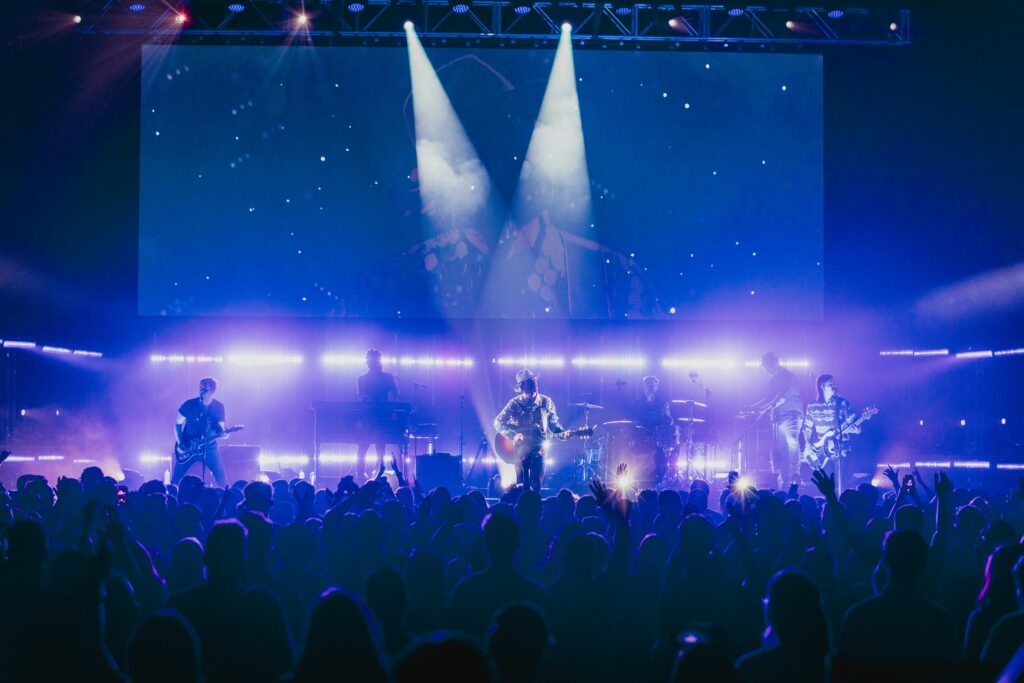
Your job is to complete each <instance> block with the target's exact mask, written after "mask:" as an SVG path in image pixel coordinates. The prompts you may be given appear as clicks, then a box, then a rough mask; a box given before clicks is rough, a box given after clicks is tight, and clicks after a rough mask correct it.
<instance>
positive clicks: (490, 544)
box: [482, 513, 519, 566]
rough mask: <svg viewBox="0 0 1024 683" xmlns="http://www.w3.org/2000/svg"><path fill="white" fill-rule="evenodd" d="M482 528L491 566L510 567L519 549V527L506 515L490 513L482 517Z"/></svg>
mask: <svg viewBox="0 0 1024 683" xmlns="http://www.w3.org/2000/svg"><path fill="white" fill-rule="evenodd" d="M482 526H483V532H484V547H486V548H487V552H488V554H489V555H490V556H491V565H492V566H498V565H503V566H504V565H511V564H512V559H513V558H514V557H515V554H516V550H517V549H518V548H519V525H517V524H516V523H515V520H513V519H512V518H510V517H508V516H507V515H498V514H494V513H491V514H489V515H487V516H486V517H484V521H483V524H482Z"/></svg>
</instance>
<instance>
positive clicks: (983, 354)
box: [956, 351, 992, 359]
mask: <svg viewBox="0 0 1024 683" xmlns="http://www.w3.org/2000/svg"><path fill="white" fill-rule="evenodd" d="M956 357H957V358H968V359H970V358H991V357H992V352H991V351H961V352H960V353H958V354H956Z"/></svg>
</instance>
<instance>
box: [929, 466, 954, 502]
mask: <svg viewBox="0 0 1024 683" xmlns="http://www.w3.org/2000/svg"><path fill="white" fill-rule="evenodd" d="M934 484H935V485H934V486H933V488H934V489H935V495H936V496H938V497H939V498H949V496H951V495H953V481H952V480H951V479H950V478H949V477H947V476H946V473H945V472H936V473H935V479H934Z"/></svg>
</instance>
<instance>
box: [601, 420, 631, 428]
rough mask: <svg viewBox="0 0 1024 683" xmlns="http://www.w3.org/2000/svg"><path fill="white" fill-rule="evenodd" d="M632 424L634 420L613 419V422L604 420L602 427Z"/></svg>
mask: <svg viewBox="0 0 1024 683" xmlns="http://www.w3.org/2000/svg"><path fill="white" fill-rule="evenodd" d="M631 424H633V421H632V420H612V421H611V422H602V423H601V426H602V427H607V426H609V425H631Z"/></svg>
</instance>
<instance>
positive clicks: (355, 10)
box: [348, 0, 366, 14]
mask: <svg viewBox="0 0 1024 683" xmlns="http://www.w3.org/2000/svg"><path fill="white" fill-rule="evenodd" d="M364 9H366V5H365V4H364V3H362V2H359V0H353V2H350V3H348V11H349V12H352V14H359V13H360V12H362V11H363V10H364Z"/></svg>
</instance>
